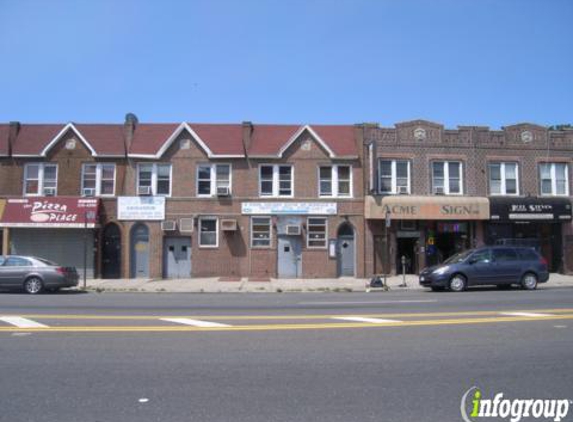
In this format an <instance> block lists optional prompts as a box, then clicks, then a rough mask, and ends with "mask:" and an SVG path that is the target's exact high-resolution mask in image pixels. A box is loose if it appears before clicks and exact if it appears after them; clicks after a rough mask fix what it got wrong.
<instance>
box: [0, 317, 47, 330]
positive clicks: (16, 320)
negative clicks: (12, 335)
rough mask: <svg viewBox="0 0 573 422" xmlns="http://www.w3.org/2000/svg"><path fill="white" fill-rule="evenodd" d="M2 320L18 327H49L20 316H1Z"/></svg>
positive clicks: (0, 319)
mask: <svg viewBox="0 0 573 422" xmlns="http://www.w3.org/2000/svg"><path fill="white" fill-rule="evenodd" d="M0 321H4V322H6V323H8V324H12V325H15V326H16V327H18V328H49V327H48V326H47V325H44V324H40V323H39V322H36V321H32V320H31V319H27V318H22V317H18V316H0Z"/></svg>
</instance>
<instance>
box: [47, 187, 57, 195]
mask: <svg viewBox="0 0 573 422" xmlns="http://www.w3.org/2000/svg"><path fill="white" fill-rule="evenodd" d="M55 195H56V189H55V188H44V196H55Z"/></svg>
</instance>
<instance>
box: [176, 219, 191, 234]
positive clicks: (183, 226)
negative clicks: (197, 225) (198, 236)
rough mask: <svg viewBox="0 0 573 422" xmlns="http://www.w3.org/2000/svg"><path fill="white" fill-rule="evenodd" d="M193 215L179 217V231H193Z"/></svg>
mask: <svg viewBox="0 0 573 422" xmlns="http://www.w3.org/2000/svg"><path fill="white" fill-rule="evenodd" d="M193 227H194V224H193V217H184V218H180V219H179V231H180V232H187V233H191V232H193Z"/></svg>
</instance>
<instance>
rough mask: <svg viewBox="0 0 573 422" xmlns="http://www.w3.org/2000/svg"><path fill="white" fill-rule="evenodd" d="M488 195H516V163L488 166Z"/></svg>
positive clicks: (491, 164)
mask: <svg viewBox="0 0 573 422" xmlns="http://www.w3.org/2000/svg"><path fill="white" fill-rule="evenodd" d="M488 167H489V194H490V195H517V194H518V193H519V191H518V188H517V185H518V184H517V163H490V164H489V166H488Z"/></svg>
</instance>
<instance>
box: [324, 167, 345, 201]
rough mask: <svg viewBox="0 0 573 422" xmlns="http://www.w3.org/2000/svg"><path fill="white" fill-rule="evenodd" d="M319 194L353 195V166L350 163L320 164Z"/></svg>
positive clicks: (331, 195) (330, 195) (333, 195)
mask: <svg viewBox="0 0 573 422" xmlns="http://www.w3.org/2000/svg"><path fill="white" fill-rule="evenodd" d="M318 177H319V181H318V194H319V196H328V197H351V196H352V167H351V166H348V165H340V164H339V165H332V166H320V167H319V169H318Z"/></svg>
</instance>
